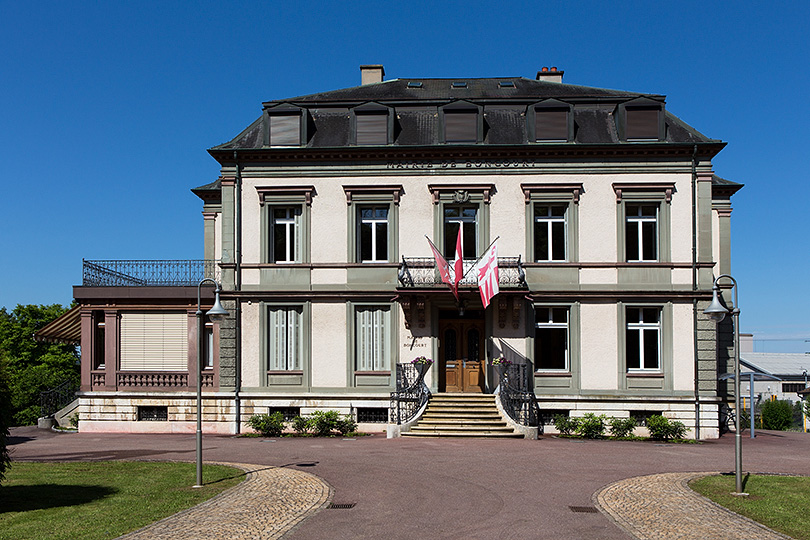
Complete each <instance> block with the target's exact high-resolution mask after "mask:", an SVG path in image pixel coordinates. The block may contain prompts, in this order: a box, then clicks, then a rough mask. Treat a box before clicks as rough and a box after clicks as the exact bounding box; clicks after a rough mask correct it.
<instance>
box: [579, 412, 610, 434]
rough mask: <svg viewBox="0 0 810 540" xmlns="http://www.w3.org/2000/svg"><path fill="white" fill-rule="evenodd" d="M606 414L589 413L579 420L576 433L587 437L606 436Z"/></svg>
mask: <svg viewBox="0 0 810 540" xmlns="http://www.w3.org/2000/svg"><path fill="white" fill-rule="evenodd" d="M605 420H607V418H606V417H605V415H604V414H600V415H599V416H596V415H595V414H594V413H587V414H586V415H585V416H584V417H582V418H580V419H579V422H577V428H576V434H577V435H579V436H580V437H584V438H586V439H601V438H602V437H604V436H605Z"/></svg>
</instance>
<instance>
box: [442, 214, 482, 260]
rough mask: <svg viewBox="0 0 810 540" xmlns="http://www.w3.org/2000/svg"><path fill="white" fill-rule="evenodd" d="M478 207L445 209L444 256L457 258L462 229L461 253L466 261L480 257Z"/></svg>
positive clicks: (451, 258) (450, 258) (449, 258)
mask: <svg viewBox="0 0 810 540" xmlns="http://www.w3.org/2000/svg"><path fill="white" fill-rule="evenodd" d="M477 217H478V207H477V206H461V205H446V206H445V207H444V256H445V257H446V258H447V259H448V260H453V259H455V257H456V240H457V239H458V231H459V229H461V253H462V257H463V258H465V259H475V258H476V257H478V249H477V246H478V238H477V226H476V225H477Z"/></svg>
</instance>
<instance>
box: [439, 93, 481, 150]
mask: <svg viewBox="0 0 810 540" xmlns="http://www.w3.org/2000/svg"><path fill="white" fill-rule="evenodd" d="M441 111H442V118H443V123H444V142H446V143H450V144H454V143H456V144H458V143H477V142H479V141H480V140H481V136H480V132H481V126H480V123H481V119H480V116H481V115H480V110H479V107H477V106H476V105H474V104H472V103H468V102H464V101H462V102H457V103H453V104H451V105H447V106H446V107H444V108H442V109H441Z"/></svg>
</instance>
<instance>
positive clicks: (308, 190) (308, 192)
mask: <svg viewBox="0 0 810 540" xmlns="http://www.w3.org/2000/svg"><path fill="white" fill-rule="evenodd" d="M256 192H257V194H258V196H259V206H260V207H261V219H260V224H261V234H260V241H261V250H260V257H261V259H260V260H261V262H262V263H265V264H275V263H274V262H273V261H271V256H272V250H271V249H270V242H271V240H272V236H271V230H272V225H273V215H272V214H273V212H272V210H273V208H274V207H277V206H287V207H290V206H300V208H301V217H300V219H301V221H300V225H299V231H298V244H299V245H300V250H299V251H300V253H298V254H297V255H296V261H295V263H284V264H283V266H290V265H291V264H292V265H295V264H296V263H297V264H305V263H309V262H310V223H311V207H312V197H313V196H314V195H317V193H316V191H315V186H278V187H275V186H273V187H267V186H257V187H256Z"/></svg>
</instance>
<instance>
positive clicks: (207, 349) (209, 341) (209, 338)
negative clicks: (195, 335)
mask: <svg viewBox="0 0 810 540" xmlns="http://www.w3.org/2000/svg"><path fill="white" fill-rule="evenodd" d="M203 342H204V344H203V348H204V356H203V369H214V323H212V322H206V323H205V330H203Z"/></svg>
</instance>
